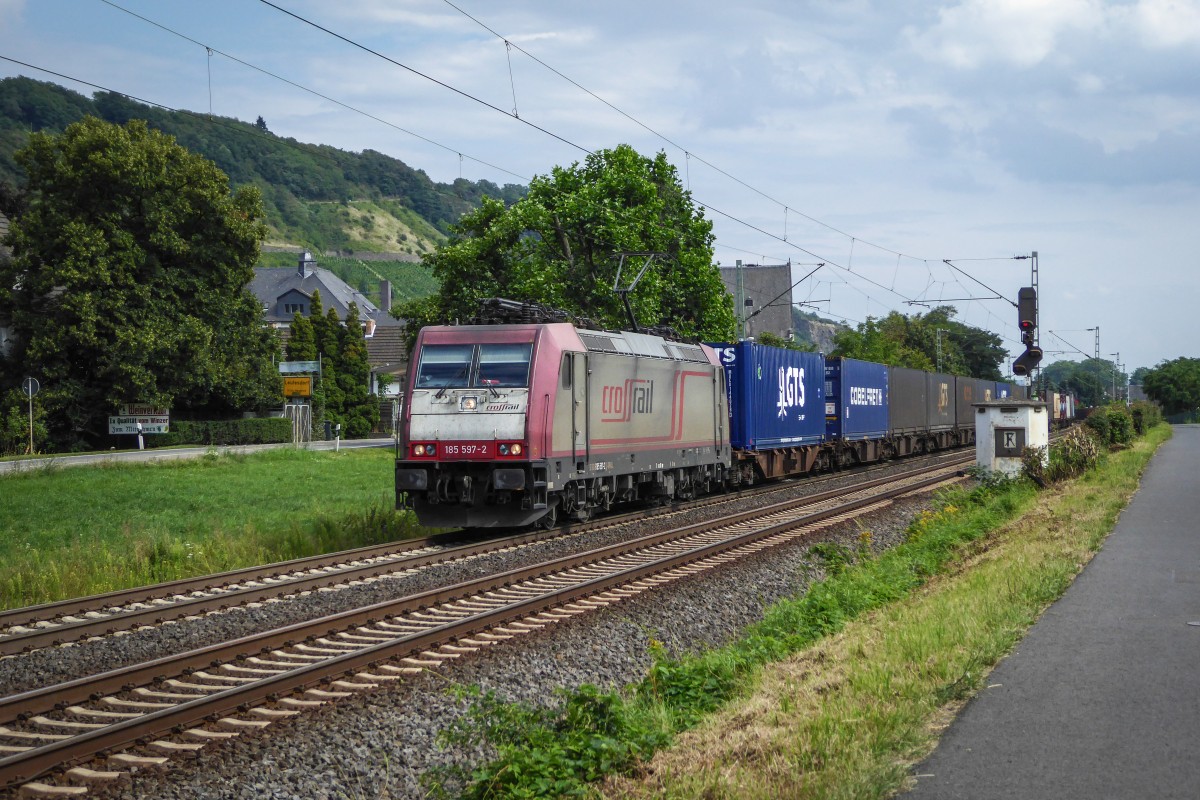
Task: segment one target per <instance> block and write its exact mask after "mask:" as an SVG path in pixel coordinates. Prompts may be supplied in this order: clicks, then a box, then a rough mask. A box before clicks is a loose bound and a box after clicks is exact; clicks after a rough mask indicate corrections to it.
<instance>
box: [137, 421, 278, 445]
mask: <svg viewBox="0 0 1200 800" xmlns="http://www.w3.org/2000/svg"><path fill="white" fill-rule="evenodd" d="M126 438H127V437H122V439H126ZM290 441H292V421H291V420H290V419H285V418H283V417H264V418H254V419H222V420H208V421H199V422H193V421H188V420H178V421H177V420H171V430H170V432H169V433H156V434H147V435H146V446H147V447H170V446H171V445H180V444H202V445H231V444H278V443H282V442H290Z"/></svg>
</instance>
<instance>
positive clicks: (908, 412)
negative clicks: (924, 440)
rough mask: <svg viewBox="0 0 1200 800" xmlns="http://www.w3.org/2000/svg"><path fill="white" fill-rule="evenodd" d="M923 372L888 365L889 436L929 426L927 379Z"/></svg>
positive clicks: (925, 428) (914, 431)
mask: <svg viewBox="0 0 1200 800" xmlns="http://www.w3.org/2000/svg"><path fill="white" fill-rule="evenodd" d="M926 374H927V373H926V372H925V371H924V370H920V369H908V368H907V367H888V422H889V428H890V429H891V433H892V434H893V435H896V434H903V433H919V432H921V431H926V430H928V429H929V402H928V397H929V380H928V379H927V378H926Z"/></svg>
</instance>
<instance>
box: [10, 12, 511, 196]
mask: <svg viewBox="0 0 1200 800" xmlns="http://www.w3.org/2000/svg"><path fill="white" fill-rule="evenodd" d="M100 2H101V3H104V4H105V5H106V6H109V7H110V8H113V9H116V10H117V11H120V12H122V13H124V14H128V15H129V16H131V17H135V18H137V19H140V20H141V21H142V22H145V23H146V24H148V25H153V26H154V27H155V28H158V29H159V30H162V31H165V32H166V33H169V34H171V35H172V36H177V37H179V38H180V39H183V40H185V41H188V42H191V43H192V44H194V45H197V46H198V47H203V48H204V49H205V50H207V51H208V54H209V60H210V62H211V58H212V54H213V53H216V54H217V55H219V56H221V57H223V58H227V59H229V60H230V61H233V62H235V63H237V64H241V65H242V66H243V67H246V68H248V69H252V70H254V71H255V72H258V73H260V74H262V75H266V76H267V77H269V78H273V79H275V80H277V81H281V82H283V83H286V84H287V85H288V86H291V87H293V88H296V89H299V90H300V91H302V92H307V93H308V94H311V95H312V96H314V97H319V98H321V99H322V100H326V101H328V102H330V103H333V104H334V105H337V106H338V107H340V108H344V109H346V110H347V111H352V112H354V113H355V114H359V115H361V116H363V117H366V118H367V119H370V120H374V121H375V122H378V123H380V124H381V125H386V126H387V127H389V128H391V129H393V130H397V131H400V132H401V133H404V134H407V135H409V136H412V137H413V138H415V139H419V140H421V141H422V142H425V143H426V144H431V145H433V146H434V147H439V148H441V149H442V150H445V151H446V152H448V153H453V154H455V155H457V156H458V157H459V160H460V161H461V160H462V159H463V158H464V157H465V158H468V159H470V160H471V161H473V162H475V163H476V164H479V165H481V166H484V167H487V168H488V169H494V170H496V171H497V172H503V173H504V174H505V175H511V176H512V177H514V178H517V179H519V180H522V181H525V182H526V183H528V182H529V178H528V176H525V175H521V174H518V173H516V172H513V171H511V170H508V169H505V168H504V167H501V166H498V165H496V164H492V163H489V162H487V161H484V160H482V159H480V158H476V157H474V156H471V155H468V154H465V153H463V152H462V151H461V150H460V149H458V148H456V147H451V146H450V145H448V144H443V143H442V142H439V141H437V140H435V139H430V138H429V137H427V136H422V135H421V134H419V133H416V132H414V131H410V130H408V129H407V128H404V127H401V126H400V125H397V124H395V123H393V122H389V121H388V120H386V119H383V118H382V117H377V116H375V115H374V114H371V113H370V112H367V111H363V110H362V109H360V108H356V107H354V106H352V105H350V104H348V103H344V102H342V101H341V100H337V99H336V98H333V97H330V96H329V95H326V94H323V93H321V92H318V91H317V90H316V89H312V88H310V87H308V86H305V85H303V84H300V83H297V82H296V81H293V80H291V79H289V78H285V77H283V76H282V75H278V74H276V73H274V72H271V71H270V70H268V69H264V68H263V67H260V66H258V65H257V64H252V63H250V62H249V61H245V60H243V59H241V58H238V57H237V56H235V55H232V54H230V53H226V52H224V51H222V50H218V49H217V48H215V47H212V46H210V45H207V44H205V43H204V42H201V41H197V40H196V39H193V38H192V37H190V36H188V35H187V34H186V33H180V32H179V31H177V30H175V29H174V28H170V27H167V26H166V25H163V24H162V23H161V22H156V21H155V20H152V19H150V18H149V17H146V16H143V15H141V14H138V13H137V12H136V11H130V10H129V9H128V8H125V7H124V6H121V5H118V4H117V3H114V2H112V0H100ZM34 69H39V68H38V67H34ZM210 70H211V67H210ZM43 71H44V72H49V70H43ZM79 82H80V83H84V82H83V81H79ZM88 85H91V84H88ZM105 91H108V90H105ZM211 91H212V77H211V72H210V76H209V109H208V111H209V114H210V115H211V114H212V95H211ZM115 94H121V92H115ZM146 102H149V101H146ZM151 105H158V104H157V103H151ZM163 108H166V106H163ZM459 177H461V175H460V176H459Z"/></svg>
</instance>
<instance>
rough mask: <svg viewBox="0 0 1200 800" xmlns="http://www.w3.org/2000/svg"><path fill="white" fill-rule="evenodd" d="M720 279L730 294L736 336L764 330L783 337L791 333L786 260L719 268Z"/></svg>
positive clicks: (789, 270)
mask: <svg viewBox="0 0 1200 800" xmlns="http://www.w3.org/2000/svg"><path fill="white" fill-rule="evenodd" d="M721 280H722V281H723V282H724V283H725V288H726V290H728V292H729V293H730V294H731V295H733V315H734V319H735V320H736V321H737V323H738V332H739V334H740V335H742V336H744V337H745V338H747V339H750V338H755V337H757V336H759V335H760V334H762V333H763V332H764V331H767V332H770V333H773V334H775V335H776V336H779V337H780V338H783V339H787V338H789V336H790V335H791V332H792V264H791V262H790V261H789V262H788V263H787V264H766V265H764V264H742V265H741V266H740V267H739V266H734V267H721ZM743 327H744V329H745V332H744V333H742V330H743Z"/></svg>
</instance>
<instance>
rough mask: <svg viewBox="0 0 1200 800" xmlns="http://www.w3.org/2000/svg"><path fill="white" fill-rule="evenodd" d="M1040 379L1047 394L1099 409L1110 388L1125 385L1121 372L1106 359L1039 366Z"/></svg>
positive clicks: (1111, 389) (1089, 359)
mask: <svg viewBox="0 0 1200 800" xmlns="http://www.w3.org/2000/svg"><path fill="white" fill-rule="evenodd" d="M1041 380H1042V381H1043V382H1044V383H1045V386H1046V387H1047V389H1049V390H1050V391H1055V392H1066V393H1067V394H1072V395H1075V397H1077V398H1078V399H1079V403H1080V405H1083V406H1089V407H1095V406H1102V405H1104V404H1105V403H1107V402H1109V401H1110V400H1111V399H1112V397H1113V386H1114V384H1115V386H1116V388H1117V389H1121V388H1122V387H1123V386H1124V385H1125V375H1124V373H1122V372H1120V371H1118V370H1117V365H1116V364H1115V363H1113V362H1112V361H1109V360H1107V359H1103V358H1101V359H1095V358H1085V359H1084V360H1083V361H1056V362H1054V363H1053V364H1048V365H1046V366H1044V367H1042V377H1041Z"/></svg>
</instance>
